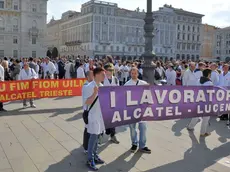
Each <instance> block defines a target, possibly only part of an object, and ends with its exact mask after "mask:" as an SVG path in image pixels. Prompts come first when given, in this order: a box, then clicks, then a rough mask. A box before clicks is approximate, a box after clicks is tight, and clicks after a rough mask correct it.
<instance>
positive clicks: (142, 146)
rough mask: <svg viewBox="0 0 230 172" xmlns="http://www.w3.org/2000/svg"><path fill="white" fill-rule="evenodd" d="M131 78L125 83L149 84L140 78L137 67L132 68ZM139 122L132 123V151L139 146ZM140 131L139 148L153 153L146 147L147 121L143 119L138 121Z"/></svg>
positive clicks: (130, 126)
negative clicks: (137, 129)
mask: <svg viewBox="0 0 230 172" xmlns="http://www.w3.org/2000/svg"><path fill="white" fill-rule="evenodd" d="M130 74H131V79H130V80H129V81H128V82H126V83H125V86H128V85H148V83H147V82H145V81H143V80H139V79H138V69H137V68H136V67H133V68H131V70H130ZM136 126H137V123H135V124H130V125H129V128H130V136H131V141H132V147H131V152H136V150H137V148H138V138H137V131H136ZM138 127H139V131H140V138H139V150H140V151H141V152H143V153H149V154H151V150H150V149H149V148H148V147H146V140H147V139H146V130H147V127H146V122H144V121H141V122H139V123H138Z"/></svg>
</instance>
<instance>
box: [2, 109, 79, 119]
mask: <svg viewBox="0 0 230 172" xmlns="http://www.w3.org/2000/svg"><path fill="white" fill-rule="evenodd" d="M30 109H31V110H30ZM22 110H23V111H22ZM79 110H82V107H76V108H55V109H33V108H26V109H23V108H19V109H15V110H12V111H7V112H1V113H0V116H17V115H31V114H44V113H53V115H52V116H50V117H55V116H58V115H64V114H70V113H74V112H76V111H79Z"/></svg>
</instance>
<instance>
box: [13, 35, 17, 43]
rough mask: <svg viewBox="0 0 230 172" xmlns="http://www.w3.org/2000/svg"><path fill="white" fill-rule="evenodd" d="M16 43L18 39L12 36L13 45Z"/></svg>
mask: <svg viewBox="0 0 230 172" xmlns="http://www.w3.org/2000/svg"><path fill="white" fill-rule="evenodd" d="M17 43H18V38H17V36H14V37H13V44H17Z"/></svg>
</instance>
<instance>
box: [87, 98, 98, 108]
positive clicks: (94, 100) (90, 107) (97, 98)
mask: <svg viewBox="0 0 230 172" xmlns="http://www.w3.org/2000/svg"><path fill="white" fill-rule="evenodd" d="M97 99H98V96H97V97H96V98H95V99H94V101H93V103H92V104H91V106H90V107H89V110H88V111H90V110H91V109H92V107H93V106H94V104H95V103H96V101H97Z"/></svg>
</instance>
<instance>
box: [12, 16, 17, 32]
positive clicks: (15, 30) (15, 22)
mask: <svg viewBox="0 0 230 172" xmlns="http://www.w3.org/2000/svg"><path fill="white" fill-rule="evenodd" d="M13 32H18V19H14V20H13Z"/></svg>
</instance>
